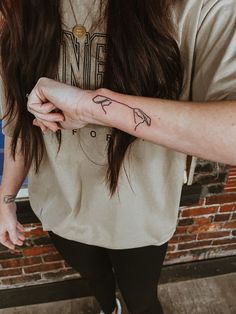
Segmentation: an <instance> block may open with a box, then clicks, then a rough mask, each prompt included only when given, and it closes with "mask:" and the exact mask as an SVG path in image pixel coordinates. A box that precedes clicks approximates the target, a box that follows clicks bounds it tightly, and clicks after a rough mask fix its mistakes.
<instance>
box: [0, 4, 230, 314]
mask: <svg viewBox="0 0 236 314" xmlns="http://www.w3.org/2000/svg"><path fill="white" fill-rule="evenodd" d="M12 3H13V2H12ZM60 6H61V7H60ZM0 8H1V12H2V14H3V18H4V20H3V21H4V22H3V31H2V37H1V47H2V50H1V56H2V77H3V82H4V86H5V91H6V100H7V101H6V102H5V103H4V104H5V105H4V108H5V109H4V114H5V120H6V121H7V122H8V124H7V126H6V127H5V135H6V141H5V164H4V175H3V182H2V191H1V200H2V201H1V209H0V215H1V217H0V219H1V236H0V241H1V243H2V244H4V245H5V246H7V247H9V248H11V249H13V248H14V247H15V244H17V245H22V243H23V241H24V235H23V232H24V229H23V227H22V226H21V225H20V224H19V223H18V222H17V220H16V215H15V210H16V207H15V202H14V201H15V195H16V194H17V192H18V190H19V187H20V185H21V183H22V181H23V178H24V177H25V175H26V173H27V172H28V170H29V169H30V172H29V182H30V183H29V194H30V201H31V205H32V208H33V210H34V211H35V213H36V214H37V216H38V217H39V218H40V220H41V221H42V224H43V228H44V230H48V231H49V234H50V236H51V238H52V241H53V243H54V244H55V246H56V247H57V249H58V251H59V252H60V253H61V254H62V256H63V257H64V258H65V259H66V260H67V262H68V263H69V264H70V265H71V266H72V267H74V268H75V269H76V270H78V271H79V272H80V273H81V275H82V276H84V277H85V278H87V279H88V282H89V284H90V287H91V291H92V293H93V294H94V296H95V297H96V299H97V300H98V302H99V303H100V305H101V308H102V310H103V311H104V312H105V313H121V308H120V303H119V301H118V300H116V298H115V283H116V281H117V283H118V285H119V288H120V291H121V293H122V295H123V297H124V300H125V302H126V304H127V307H128V310H129V312H131V313H149V314H152V313H162V312H163V311H162V307H161V304H160V302H159V300H158V298H157V294H156V287H157V284H158V280H159V275H160V270H161V266H162V263H163V260H164V257H165V253H166V248H167V243H168V240H169V239H170V238H171V236H172V235H173V233H174V231H175V227H176V221H177V215H178V206H179V199H180V194H181V188H182V184H183V177H184V170H185V164H186V154H189V155H196V156H198V157H202V158H206V159H212V160H215V161H219V162H224V163H229V164H235V153H236V145H235V144H236V128H235V121H236V101H235V99H236V97H235V96H236V87H235V73H236V64H235V63H236V47H235V45H236V41H235V39H236V33H235V20H236V14H235V12H236V10H235V9H236V4H235V1H233V0H221V1H220V0H184V1H178V0H176V1H174V0H173V1H167V0H165V1H164V0H163V1H154V0H153V1H150V0H147V1H144V0H142V1H134V0H125V1H123V0H122V1H121V0H119V1H118V0H108V1H107V2H103V1H99V0H97V1H96V0H94V1H82V0H81V1H75V0H73V1H72V0H71V1H61V2H60V1H48V0H47V1H42V0H40V1H36V0H34V1H33V0H31V1H30V0H27V1H23V0H22V1H18V2H17V3H15V2H14V10H13V5H12V6H11V1H2V2H1V5H0ZM222 12H223V14H222ZM52 17H53V18H52ZM61 34H62V37H61ZM9 54H10V57H9ZM181 60H182V61H181ZM42 77H48V78H51V79H48V78H42ZM55 79H56V80H57V81H61V82H57V81H56V80H55ZM62 82H63V83H66V84H62ZM35 84H36V85H35ZM72 85H75V86H76V87H73V86H72ZM29 93H30V94H29ZM27 94H29V96H27V97H26V96H25V95H27ZM128 95H129V96H128ZM27 98H28V104H27ZM27 110H29V111H27ZM29 112H30V113H29ZM218 117H220V121H218V120H216V119H217V118H218ZM32 122H33V124H34V126H32ZM38 126H39V127H40V128H41V130H42V131H43V133H42V132H41V130H40V128H38ZM46 131H48V132H46ZM51 131H53V132H51ZM206 148H207V149H206ZM14 157H15V159H14ZM16 174H17V175H16Z"/></svg>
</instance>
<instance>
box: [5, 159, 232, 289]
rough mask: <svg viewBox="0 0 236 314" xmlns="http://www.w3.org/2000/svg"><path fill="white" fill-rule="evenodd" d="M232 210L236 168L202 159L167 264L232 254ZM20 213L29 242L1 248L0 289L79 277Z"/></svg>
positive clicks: (38, 227) (29, 216) (32, 221)
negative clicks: (11, 250)
mask: <svg viewBox="0 0 236 314" xmlns="http://www.w3.org/2000/svg"><path fill="white" fill-rule="evenodd" d="M23 207H24V206H23ZM235 208H236V167H231V168H230V169H229V170H228V168H227V167H226V166H224V165H218V166H216V165H215V164H213V163H209V162H206V161H201V160H200V161H199V162H198V165H197V169H196V173H195V177H194V184H193V185H192V186H190V187H185V188H184V189H183V197H182V200H181V207H180V212H179V223H178V227H177V230H176V233H175V235H174V236H173V238H172V239H171V241H170V243H169V248H168V253H167V256H166V260H165V264H173V263H182V262H187V261H196V260H202V259H208V258H217V257H223V256H229V255H236V210H235ZM19 211H20V212H21V216H20V219H19V220H20V221H21V222H24V226H25V228H26V230H27V234H26V236H27V241H26V243H25V245H24V247H22V248H19V249H18V251H17V252H15V253H12V252H10V251H9V250H7V249H6V248H4V247H2V246H0V289H5V288H9V287H19V286H27V285H32V284H33V285H37V284H40V283H49V282H55V281H61V280H63V279H70V278H76V277H79V275H78V274H76V273H75V272H74V271H73V270H72V269H71V268H70V267H69V266H68V265H67V264H66V263H65V262H64V260H63V259H62V258H61V256H60V255H59V254H58V253H57V251H56V250H55V248H54V247H53V245H52V244H51V242H50V239H49V237H48V235H47V233H46V232H44V231H42V228H41V224H40V223H39V222H38V221H37V220H35V217H34V216H33V215H32V212H29V213H28V214H27V210H25V208H23V209H22V210H21V209H19ZM26 214H27V215H26Z"/></svg>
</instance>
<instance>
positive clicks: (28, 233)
mask: <svg viewBox="0 0 236 314" xmlns="http://www.w3.org/2000/svg"><path fill="white" fill-rule="evenodd" d="M45 235H48V233H47V231H43V229H42V228H36V229H32V230H30V231H26V232H25V237H26V238H31V237H36V236H37V237H39V236H45Z"/></svg>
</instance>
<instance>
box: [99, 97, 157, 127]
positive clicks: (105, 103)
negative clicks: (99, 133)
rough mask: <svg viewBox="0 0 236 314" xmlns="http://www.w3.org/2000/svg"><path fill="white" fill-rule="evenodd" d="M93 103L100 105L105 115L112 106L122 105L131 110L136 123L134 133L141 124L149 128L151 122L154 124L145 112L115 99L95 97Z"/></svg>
mask: <svg viewBox="0 0 236 314" xmlns="http://www.w3.org/2000/svg"><path fill="white" fill-rule="evenodd" d="M93 102H94V103H95V104H98V105H100V106H101V108H102V110H103V111H104V113H105V114H107V108H106V107H109V106H112V104H115V105H117V104H118V105H122V106H125V107H127V108H129V109H131V111H132V114H133V119H134V123H135V127H134V131H136V130H137V128H138V127H139V126H140V125H141V124H144V123H145V124H146V125H147V126H151V122H152V120H151V118H150V117H149V116H148V115H147V114H146V113H145V112H144V111H143V110H141V109H139V108H133V107H130V106H129V105H127V104H123V103H122V102H119V101H116V100H114V99H111V98H109V97H105V96H102V95H97V96H95V97H94V98H93Z"/></svg>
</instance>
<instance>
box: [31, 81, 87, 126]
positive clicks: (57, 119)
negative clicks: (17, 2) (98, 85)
mask: <svg viewBox="0 0 236 314" xmlns="http://www.w3.org/2000/svg"><path fill="white" fill-rule="evenodd" d="M90 93H91V92H90V91H84V90H81V89H79V88H77V87H73V86H70V85H66V84H63V83H60V82H57V81H54V80H51V79H48V78H41V79H39V81H38V82H37V84H36V86H35V87H34V89H33V90H32V92H31V93H30V95H29V96H28V103H27V107H28V110H29V112H31V113H32V114H33V115H34V116H35V118H36V119H35V120H34V122H33V124H34V125H36V126H39V127H40V128H41V129H42V131H44V132H45V131H47V129H50V130H52V131H54V132H56V131H57V130H59V129H61V128H62V129H70V130H72V129H79V128H82V127H84V126H85V125H87V122H86V121H85V118H84V117H85V115H86V114H85V112H86V111H88V110H89V104H90V103H91V95H90Z"/></svg>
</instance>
